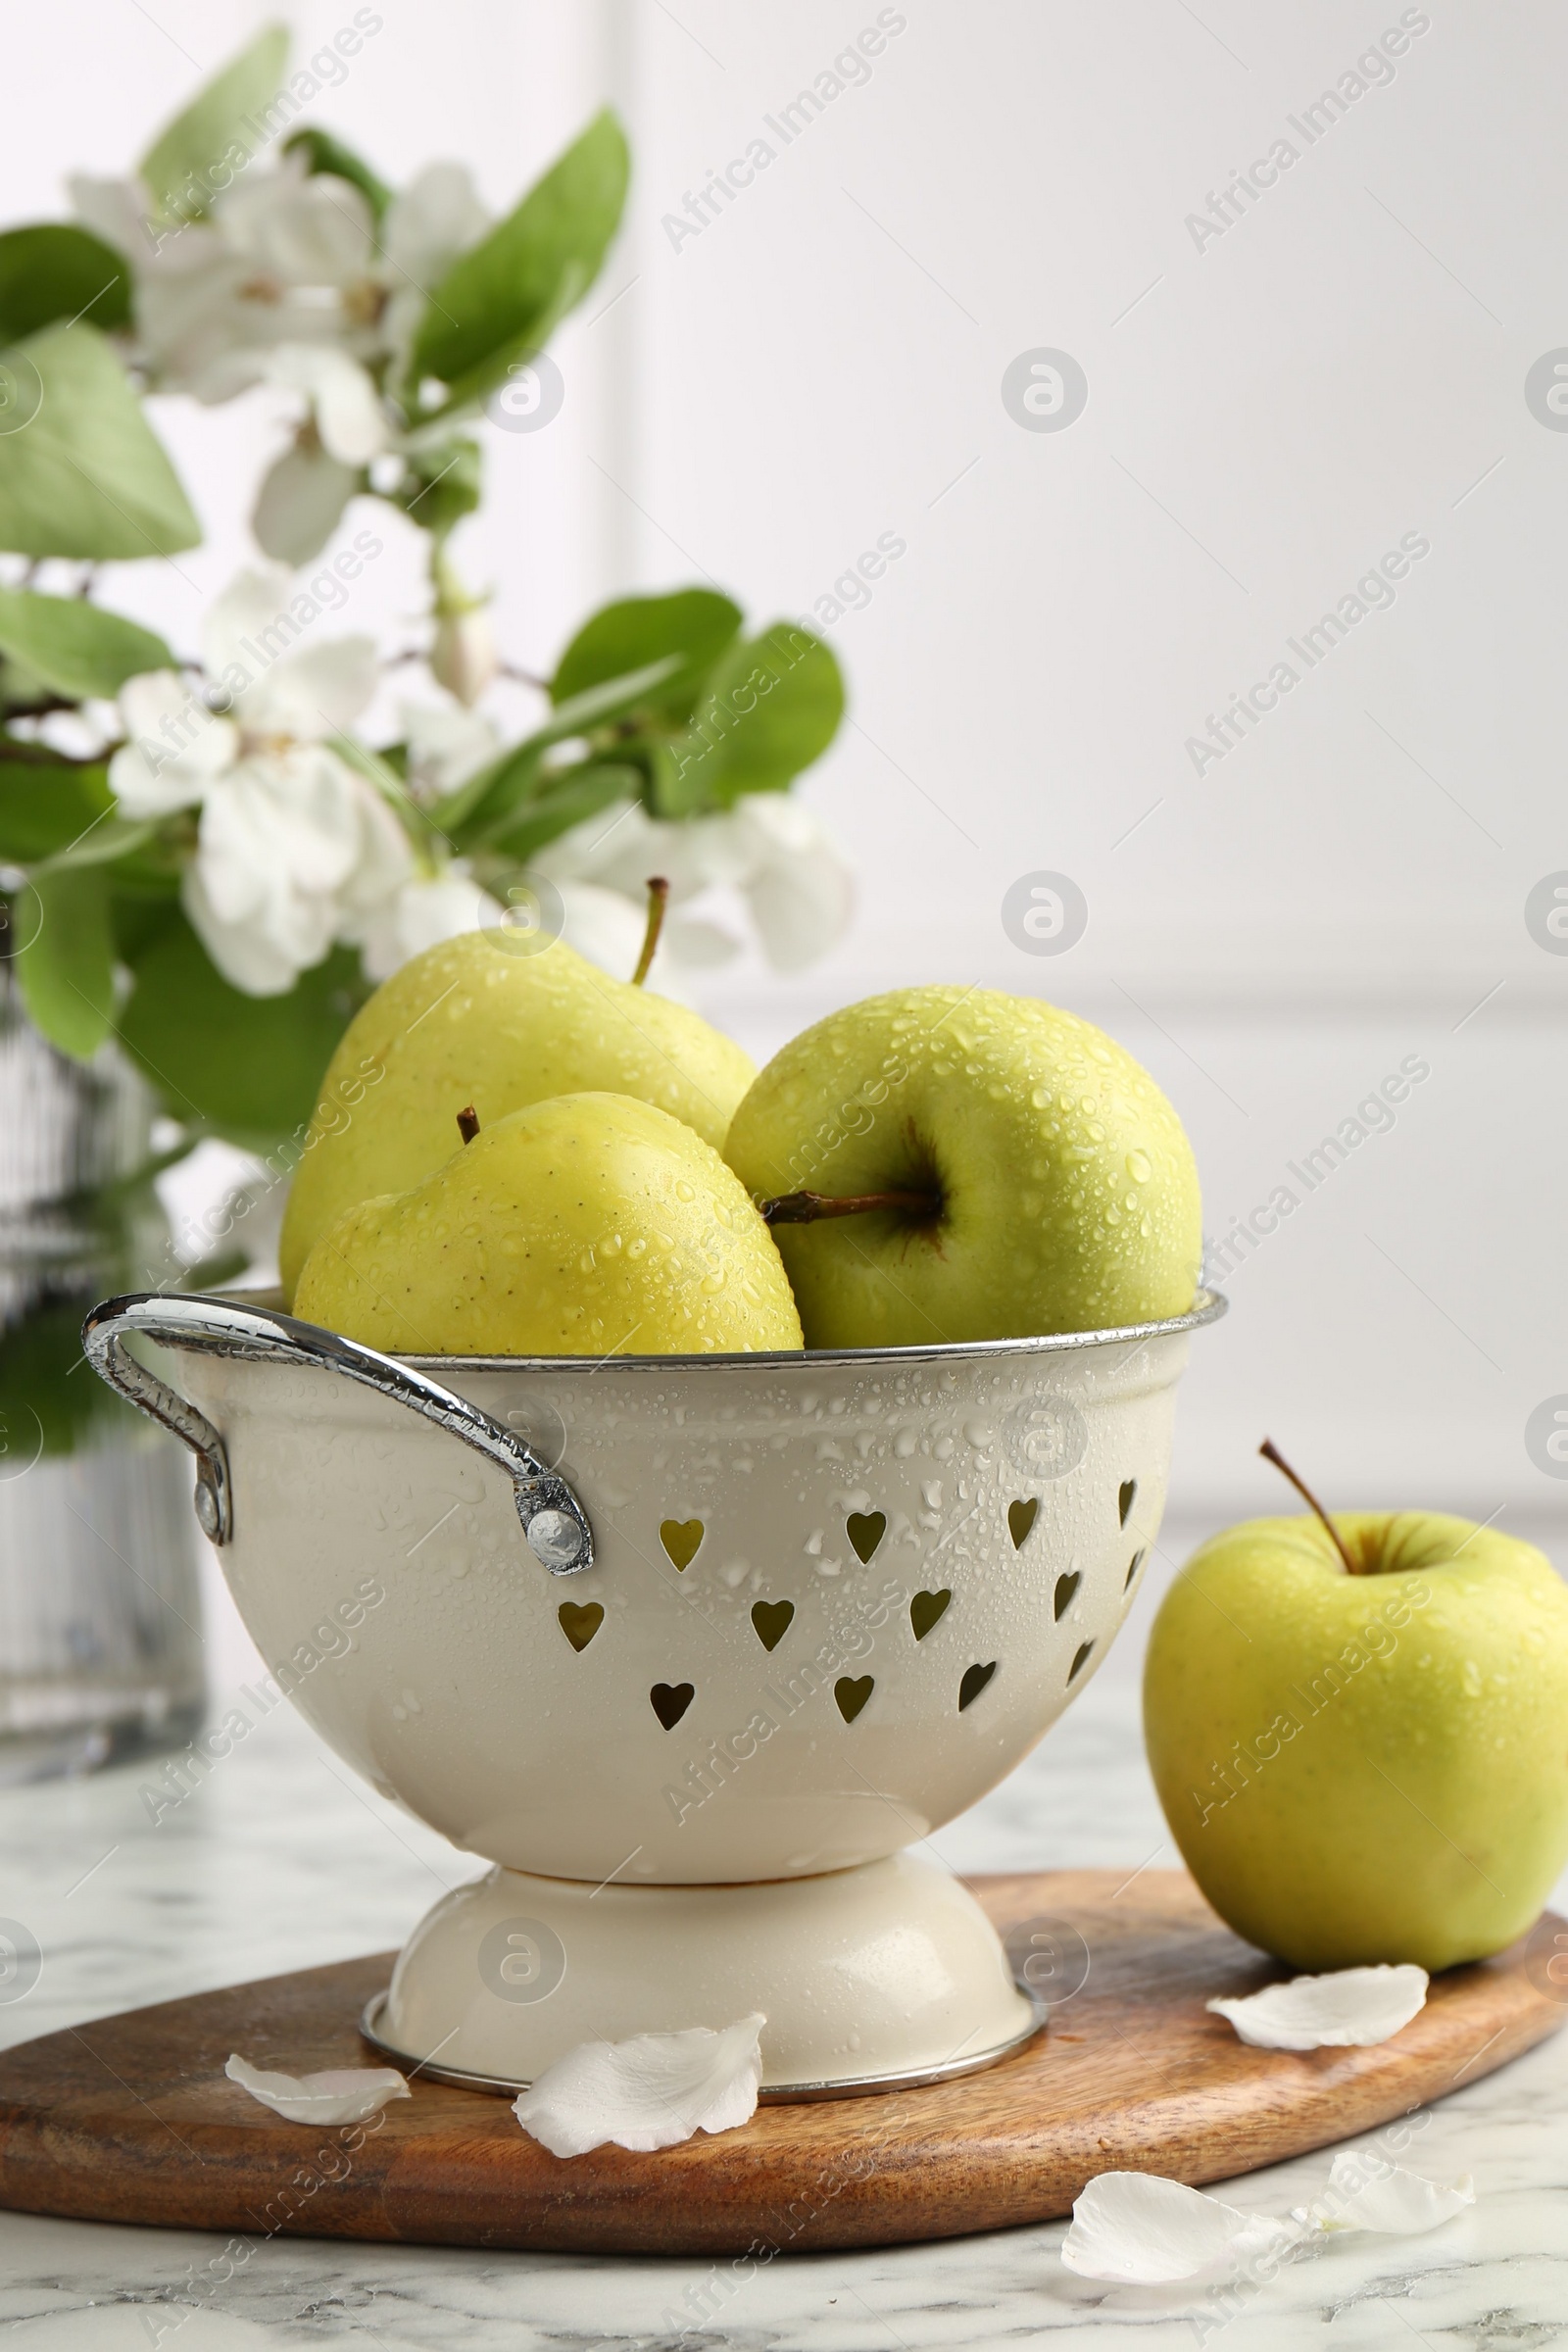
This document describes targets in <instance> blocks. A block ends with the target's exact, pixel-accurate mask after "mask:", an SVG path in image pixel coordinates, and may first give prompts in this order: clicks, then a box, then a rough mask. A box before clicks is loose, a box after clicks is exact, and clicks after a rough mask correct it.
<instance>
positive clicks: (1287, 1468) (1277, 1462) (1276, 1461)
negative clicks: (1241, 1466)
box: [1257, 1438, 1362, 1576]
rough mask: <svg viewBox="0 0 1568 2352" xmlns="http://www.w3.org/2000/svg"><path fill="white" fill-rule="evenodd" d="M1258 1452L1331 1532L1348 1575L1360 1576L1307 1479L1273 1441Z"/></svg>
mask: <svg viewBox="0 0 1568 2352" xmlns="http://www.w3.org/2000/svg"><path fill="white" fill-rule="evenodd" d="M1257 1450H1258V1452H1259V1453H1260V1454H1261V1455H1262V1456H1263V1459H1264V1461H1265V1462H1272V1463H1273V1465H1274V1467H1275V1469H1276V1470H1279V1471H1281V1472H1283V1474H1284V1476H1285V1477H1286V1478H1288V1479H1289V1480H1290V1482H1291V1484H1292V1486H1293V1487H1294V1488H1295V1489H1296V1492H1297V1493H1298V1495H1300V1497H1301V1499H1302V1501H1303V1502H1304V1503H1305V1504H1306V1505H1307V1508H1308V1509H1309V1510H1313V1511H1315V1512H1316V1513H1317V1515H1318V1517H1319V1518H1320V1519H1321V1520H1322V1522H1323V1524H1324V1526H1325V1527H1326V1528H1327V1529H1328V1531H1329V1541H1330V1543H1331V1544H1333V1546H1334V1548H1335V1550H1336V1551H1337V1552H1338V1553H1339V1555H1340V1557H1341V1559H1342V1560H1343V1561H1344V1562H1345V1573H1346V1575H1347V1576H1359V1575H1360V1574H1361V1573H1362V1572H1361V1570H1360V1569H1359V1568H1358V1567H1357V1566H1356V1564H1355V1562H1354V1561H1353V1560H1352V1559H1351V1557H1350V1555H1349V1552H1348V1550H1347V1549H1346V1545H1345V1538H1344V1537H1343V1536H1342V1535H1341V1533H1340V1531H1339V1529H1338V1528H1337V1527H1336V1526H1335V1524H1334V1522H1333V1520H1332V1519H1331V1518H1330V1517H1329V1515H1328V1513H1327V1511H1326V1510H1325V1509H1324V1508H1323V1505H1322V1504H1321V1503H1320V1502H1319V1500H1318V1498H1317V1496H1316V1495H1314V1494H1313V1492H1312V1490H1311V1488H1310V1487H1309V1486H1308V1485H1307V1483H1306V1481H1305V1479H1304V1478H1298V1477H1297V1475H1296V1472H1295V1471H1294V1470H1293V1469H1292V1468H1291V1465H1290V1463H1289V1462H1288V1461H1287V1460H1286V1459H1285V1456H1284V1454H1283V1453H1281V1451H1280V1449H1279V1447H1278V1446H1276V1445H1275V1443H1274V1441H1273V1439H1272V1438H1265V1439H1264V1440H1263V1443H1262V1445H1261V1446H1259V1447H1258V1449H1257Z"/></svg>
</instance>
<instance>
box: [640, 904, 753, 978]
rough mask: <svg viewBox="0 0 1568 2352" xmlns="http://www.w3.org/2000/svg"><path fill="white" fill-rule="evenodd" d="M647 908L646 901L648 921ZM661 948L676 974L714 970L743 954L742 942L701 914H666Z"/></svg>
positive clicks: (660, 942)
mask: <svg viewBox="0 0 1568 2352" xmlns="http://www.w3.org/2000/svg"><path fill="white" fill-rule="evenodd" d="M646 907H647V902H646V900H645V901H644V919H645V920H646V919H647V917H646ZM659 949H660V954H661V955H667V956H668V958H669V963H670V966H671V967H672V968H673V970H674V971H675V972H679V973H685V972H691V971H712V970H713V969H715V967H716V966H717V965H719V964H721V963H733V962H734V960H735V958H736V956H738V955H739V954H740V952H741V943H740V941H739V940H738V939H735V938H733V937H732V936H731V935H730V933H729V932H728V931H726V930H724V928H723V927H722V925H721V924H718V923H707V922H704V920H703V918H702V916H701V915H696V914H667V915H666V916H665V917H664V927H663V930H662V932H661V933H660V935H659ZM655 960H656V962H657V960H658V958H657V956H656V958H655Z"/></svg>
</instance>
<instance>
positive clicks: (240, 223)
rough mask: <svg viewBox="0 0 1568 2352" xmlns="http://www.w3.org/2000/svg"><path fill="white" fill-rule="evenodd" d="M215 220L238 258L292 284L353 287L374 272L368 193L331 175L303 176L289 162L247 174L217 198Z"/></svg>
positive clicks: (289, 160)
mask: <svg viewBox="0 0 1568 2352" xmlns="http://www.w3.org/2000/svg"><path fill="white" fill-rule="evenodd" d="M303 162H304V159H303V157H302V158H301V159H300V166H301V167H302V166H303ZM213 218H214V220H215V221H216V222H217V224H218V227H219V229H220V230H221V234H222V237H223V239H224V242H225V243H226V244H227V245H229V246H230V247H232V249H233V250H234V251H235V252H236V253H238V254H241V255H243V256H244V258H245V260H246V261H248V262H250V263H251V264H252V265H253V266H254V268H255V269H256V270H261V271H265V272H267V273H269V274H270V275H271V276H273V277H277V278H281V279H282V280H283V281H284V282H285V283H287V284H289V285H295V286H319V287H327V286H333V287H344V286H352V285H357V284H359V283H360V282H361V281H362V280H364V279H367V278H368V276H369V274H370V262H371V255H372V250H373V229H372V222H371V218H370V208H369V205H368V202H367V201H366V198H365V196H364V195H363V194H362V193H361V191H360V190H359V189H358V188H357V187H355V186H354V185H353V184H352V183H351V182H350V181H349V180H346V179H337V178H334V177H333V175H332V174H331V173H330V172H316V173H312V174H311V175H309V176H306V175H305V173H304V172H303V169H301V168H300V167H297V166H296V165H295V163H294V160H293V159H292V158H289V159H287V160H286V161H285V162H284V164H283V165H282V167H281V168H280V169H279V170H278V171H276V172H246V173H245V175H244V176H243V178H241V179H237V180H236V181H235V182H234V185H233V186H232V187H231V188H230V189H228V190H227V191H226V192H225V193H224V194H223V195H221V196H220V197H219V199H218V201H217V203H216V204H215V205H214V207H213Z"/></svg>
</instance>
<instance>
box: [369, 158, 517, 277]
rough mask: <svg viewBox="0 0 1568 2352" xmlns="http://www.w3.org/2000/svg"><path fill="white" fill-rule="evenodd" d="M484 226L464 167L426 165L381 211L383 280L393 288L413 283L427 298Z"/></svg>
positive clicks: (484, 215) (486, 219)
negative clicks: (384, 276)
mask: <svg viewBox="0 0 1568 2352" xmlns="http://www.w3.org/2000/svg"><path fill="white" fill-rule="evenodd" d="M489 225H490V215H489V214H488V213H487V212H486V210H485V208H484V206H483V205H482V204H481V203H480V201H479V198H478V194H477V192H476V190H475V188H474V184H473V180H472V177H471V176H470V174H469V172H468V169H467V167H466V165H465V164H426V166H425V168H424V170H423V171H422V172H417V173H416V175H415V177H414V178H413V179H411V180H410V182H409V184H408V186H407V187H406V188H404V189H402V190H401V191H400V192H399V194H397V195H396V196H394V197H393V199H392V201H391V203H390V204H389V205H388V206H387V208H386V218H385V220H384V221H382V223H381V251H382V254H383V255H384V257H385V263H386V274H387V276H388V278H389V279H390V281H391V282H392V283H393V284H394V285H396V284H397V283H398V282H399V281H400V280H406V279H408V278H411V277H412V278H413V280H414V282H415V284H416V285H417V287H418V289H419V292H420V295H421V297H424V296H428V295H429V294H430V292H431V291H432V289H433V288H434V286H435V283H436V280H437V279H438V278H442V277H445V275H446V273H447V271H448V270H450V269H451V267H452V265H453V263H454V262H455V261H456V260H457V258H458V256H459V254H460V253H466V252H467V250H468V247H469V246H470V245H477V243H478V242H479V239H480V238H481V237H482V236H483V235H484V233H485V230H486V229H487V228H488V227H489Z"/></svg>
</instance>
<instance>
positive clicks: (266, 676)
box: [202, 564, 380, 743]
mask: <svg viewBox="0 0 1568 2352" xmlns="http://www.w3.org/2000/svg"><path fill="white" fill-rule="evenodd" d="M302 605H303V606H304V607H305V610H304V612H303V613H302V612H301V610H300V607H301V606H302ZM315 605H316V600H315V599H314V598H313V597H312V596H311V595H310V593H309V591H308V590H307V589H303V588H296V587H295V584H294V580H293V576H292V574H291V573H290V572H289V570H288V568H287V566H286V565H285V564H258V565H256V566H255V568H254V569H252V570H249V571H242V572H241V573H240V574H239V576H238V578H237V579H235V580H232V581H231V582H230V583H229V585H228V587H227V588H225V589H224V591H223V593H222V595H221V597H220V598H219V599H218V601H217V603H216V604H215V605H214V606H213V608H212V610H211V611H210V612H209V613H208V615H207V620H206V624H205V626H204V628H203V630H202V651H203V655H204V657H205V660H206V663H207V668H208V670H209V672H210V674H211V675H212V676H213V677H214V678H217V679H220V680H221V681H223V682H224V683H225V684H226V685H228V686H230V688H231V689H232V688H235V687H237V688H238V691H237V692H236V693H235V696H234V708H235V711H236V712H237V714H238V716H239V718H240V720H241V722H242V723H243V725H244V726H245V727H246V728H247V729H248V730H249V731H250V732H251V733H253V734H257V735H286V736H295V737H298V738H299V739H301V740H302V741H304V742H307V743H314V742H316V741H318V740H319V738H320V737H321V736H323V735H340V734H341V733H342V732H343V730H344V729H345V728H346V727H351V726H352V725H353V724H354V721H355V720H356V719H357V718H358V717H359V715H360V713H361V711H363V710H364V709H365V707H366V705H367V704H368V702H369V700H370V698H371V696H372V695H373V694H374V692H375V689H376V685H377V683H378V680H379V676H380V670H379V665H378V662H377V658H376V650H375V640H374V639H373V638H371V637H334V638H328V639H327V640H326V641H325V643H323V644H318V643H315V642H314V641H313V640H312V639H311V638H310V637H309V636H308V634H307V632H308V631H310V630H312V629H313V628H314V627H315V625H316V622H317V620H318V618H319V612H318V611H317V610H316V609H315ZM230 672H232V673H233V674H232V676H230V674H229V673H230ZM240 679H244V680H245V681H246V683H245V684H243V685H239V680H240Z"/></svg>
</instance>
